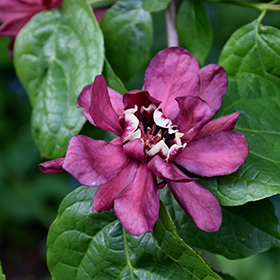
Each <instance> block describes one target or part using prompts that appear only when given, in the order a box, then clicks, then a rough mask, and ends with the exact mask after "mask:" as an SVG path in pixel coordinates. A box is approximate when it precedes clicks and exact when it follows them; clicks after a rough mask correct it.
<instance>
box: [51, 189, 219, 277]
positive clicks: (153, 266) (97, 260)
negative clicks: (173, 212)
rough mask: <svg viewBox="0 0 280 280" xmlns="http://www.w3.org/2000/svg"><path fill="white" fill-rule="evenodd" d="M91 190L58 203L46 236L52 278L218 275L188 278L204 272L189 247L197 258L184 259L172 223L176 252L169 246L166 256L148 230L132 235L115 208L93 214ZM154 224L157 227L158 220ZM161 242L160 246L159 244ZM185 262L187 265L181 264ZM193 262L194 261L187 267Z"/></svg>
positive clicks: (84, 190) (93, 191)
mask: <svg viewBox="0 0 280 280" xmlns="http://www.w3.org/2000/svg"><path fill="white" fill-rule="evenodd" d="M94 193H95V188H88V187H85V186H82V187H79V188H77V189H76V190H74V191H73V192H72V193H70V194H69V195H68V196H67V197H66V198H65V199H64V200H63V202H62V204H61V206H60V208H59V211H58V216H57V219H56V220H55V222H54V223H53V224H52V226H51V228H50V231H49V234H48V240H47V246H48V251H47V261H48V267H49V270H50V272H51V274H52V277H53V278H52V279H53V280H65V279H66V278H67V280H86V279H88V280H90V279H100V280H109V279H111V280H115V279H135V280H136V279H141V280H145V279H147V280H148V279H149V280H152V279H155V280H156V279H157V280H158V279H161V280H165V279H166V280H167V279H168V280H178V279H182V280H189V279H219V278H217V277H216V278H213V277H211V278H197V277H196V278H195V277H194V276H193V277H190V273H193V272H195V273H196V274H197V275H204V274H203V272H200V271H196V269H200V268H201V267H204V266H205V264H204V263H203V261H202V260H200V259H199V258H198V257H197V255H195V253H194V252H192V253H190V255H191V256H192V258H196V261H195V260H194V259H190V260H188V259H187V258H186V256H187V253H186V252H187V251H185V250H188V251H189V250H190V249H189V248H187V246H186V245H183V244H181V243H182V242H181V241H180V242H179V241H178V240H177V241H176V240H175V237H174V236H173V234H174V229H173V228H172V231H171V232H172V235H171V236H170V237H171V238H172V242H175V243H176V244H177V243H178V244H177V245H178V246H180V247H179V251H178V254H177V255H176V256H175V255H174V254H175V253H176V251H175V250H173V252H172V258H170V257H169V256H168V255H166V254H165V253H164V252H163V251H162V250H161V249H160V248H159V247H158V246H157V245H156V243H155V241H154V238H153V237H152V235H151V234H150V233H147V234H142V235H141V236H139V237H137V236H132V235H130V234H128V233H127V232H126V231H125V230H124V229H123V227H122V226H121V224H120V222H119V221H118V220H117V219H116V217H115V215H114V213H112V212H103V213H101V214H98V213H96V212H95V213H92V212H91V208H92V198H93V196H94ZM162 211H163V210H162ZM162 211H161V213H163V212H162ZM162 219H163V218H161V221H162ZM158 227H159V228H158V230H161V229H160V228H161V225H160V224H159V225H158ZM165 238H166V237H165ZM174 240H175V241H174ZM164 241H167V240H166V239H164ZM161 246H162V247H163V248H164V247H165V245H164V243H162V244H161ZM186 248H187V249H186ZM181 253H183V255H182V257H183V258H182V259H178V261H177V260H176V259H175V257H179V256H180V254H181ZM173 257H174V259H173ZM188 262H190V264H188V267H184V266H185V265H187V263H188ZM192 263H195V264H196V265H197V266H196V267H192V266H191V264H192ZM190 269H192V270H191V271H189V270H190ZM208 270H209V269H207V268H205V267H204V268H203V271H207V273H208V275H215V274H214V273H212V272H211V271H210V270H209V271H208ZM193 275H194V274H193ZM205 275H207V274H205Z"/></svg>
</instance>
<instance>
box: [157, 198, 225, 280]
mask: <svg viewBox="0 0 280 280" xmlns="http://www.w3.org/2000/svg"><path fill="white" fill-rule="evenodd" d="M153 237H154V238H155V239H156V241H157V244H158V246H159V247H160V249H161V250H162V251H163V252H164V253H165V254H167V255H168V256H169V257H170V258H172V259H173V260H176V261H177V262H178V263H179V264H180V265H181V266H182V267H183V268H184V269H185V270H186V274H189V277H190V278H189V279H208V280H210V279H221V278H220V277H219V276H218V275H217V274H216V273H214V272H213V271H212V270H211V269H210V268H209V267H208V266H207V265H206V264H205V262H204V261H203V259H202V258H201V257H200V256H199V255H197V254H196V253H195V252H194V251H193V250H192V249H191V248H190V247H189V246H188V245H187V244H186V243H184V242H183V240H182V239H181V238H180V237H179V236H178V234H177V231H176V228H175V226H174V224H173V222H172V220H171V217H170V215H169V213H168V211H167V209H166V207H165V205H164V204H163V203H162V202H161V203H160V213H159V219H158V221H157V223H156V226H155V228H154V231H153Z"/></svg>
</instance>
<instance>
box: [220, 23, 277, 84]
mask: <svg viewBox="0 0 280 280" xmlns="http://www.w3.org/2000/svg"><path fill="white" fill-rule="evenodd" d="M219 64H220V65H221V66H223V67H224V68H225V70H226V71H227V73H228V75H229V76H230V77H232V78H236V79H238V78H240V77H241V75H243V74H244V73H253V74H258V75H260V76H262V77H264V78H266V79H268V80H271V81H273V82H275V83H276V84H278V85H279V86H280V78H279V77H280V30H278V29H276V28H273V27H270V26H264V25H261V24H260V23H259V21H258V20H255V21H253V22H251V23H249V24H247V25H245V26H243V27H241V28H240V29H238V30H237V31H235V32H234V33H233V35H232V36H231V37H230V39H229V40H228V42H227V43H226V45H225V46H224V48H223V51H222V53H221V56H220V59H219Z"/></svg>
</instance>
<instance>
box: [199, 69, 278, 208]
mask: <svg viewBox="0 0 280 280" xmlns="http://www.w3.org/2000/svg"><path fill="white" fill-rule="evenodd" d="M279 92H280V87H279V86H278V85H276V84H274V83H272V82H270V81H269V80H266V79H264V78H262V77H260V76H257V75H253V74H246V75H244V76H242V78H240V79H239V80H238V81H234V80H231V81H230V83H229V87H228V92H227V94H226V95H225V96H224V99H223V103H222V107H221V109H220V110H219V111H218V113H217V117H219V116H224V115H227V114H230V113H233V112H236V111H240V112H241V115H240V116H239V119H238V121H237V123H236V126H235V129H236V130H238V131H240V132H241V133H243V134H244V135H245V137H246V140H247V143H248V146H249V155H248V157H247V159H246V160H245V162H244V163H243V165H242V166H241V167H240V168H239V169H238V170H237V171H236V172H234V173H233V174H230V175H227V176H220V177H213V178H207V179H206V178H201V180H200V182H201V183H202V184H203V185H204V186H206V187H207V188H208V189H209V190H210V191H212V192H213V193H214V194H215V196H216V197H217V198H218V200H219V202H220V204H221V205H224V206H234V205H242V204H244V203H247V202H248V201H256V200H260V199H263V198H266V197H270V196H272V195H275V194H277V193H279V192H280V142H279V138H280V122H279V119H280V95H279Z"/></svg>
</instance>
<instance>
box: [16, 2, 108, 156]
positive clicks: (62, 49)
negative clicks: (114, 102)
mask: <svg viewBox="0 0 280 280" xmlns="http://www.w3.org/2000/svg"><path fill="white" fill-rule="evenodd" d="M103 52H104V50H103V37H102V33H101V30H100V28H99V26H98V24H97V22H96V20H95V18H94V16H93V13H92V9H91V8H90V6H89V5H88V4H87V3H86V2H85V0H81V1H80V0H65V1H63V4H62V9H61V11H59V10H51V11H48V12H44V13H40V14H38V15H36V16H34V17H33V18H32V19H31V20H30V21H29V22H28V24H27V25H26V26H25V27H24V28H22V30H21V32H20V33H19V35H18V36H17V40H16V45H15V57H14V61H15V68H16V71H17V75H18V77H19V79H20V80H21V82H22V84H23V85H24V87H25V89H26V90H27V93H28V95H29V98H30V101H31V104H32V106H33V112H32V119H31V122H32V134H33V137H34V140H35V142H36V145H37V146H38V148H39V150H40V152H41V155H42V156H43V157H46V158H57V157H62V156H63V155H64V153H65V151H66V149H67V146H68V143H69V140H70V138H71V137H72V136H73V135H75V134H77V133H78V132H79V131H80V129H81V128H82V126H83V124H84V123H85V118H84V117H83V116H82V114H81V113H80V109H78V108H77V97H78V95H79V94H80V92H81V90H82V88H83V87H84V86H85V85H87V84H89V83H92V81H93V79H94V77H95V76H96V75H97V74H100V73H101V71H102V67H103V60H104V58H103V56H104V54H103Z"/></svg>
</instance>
